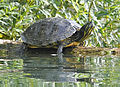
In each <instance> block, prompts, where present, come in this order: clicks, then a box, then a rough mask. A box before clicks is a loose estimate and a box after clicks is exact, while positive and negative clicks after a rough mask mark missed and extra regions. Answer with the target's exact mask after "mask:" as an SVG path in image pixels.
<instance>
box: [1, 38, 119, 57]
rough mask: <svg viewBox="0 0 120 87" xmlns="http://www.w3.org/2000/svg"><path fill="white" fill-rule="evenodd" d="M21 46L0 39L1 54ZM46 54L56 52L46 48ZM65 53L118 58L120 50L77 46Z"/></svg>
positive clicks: (17, 43) (15, 42) (13, 50)
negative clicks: (115, 56) (114, 56)
mask: <svg viewBox="0 0 120 87" xmlns="http://www.w3.org/2000/svg"><path fill="white" fill-rule="evenodd" d="M21 44H22V42H20V41H12V40H2V39H0V49H1V50H2V49H3V50H4V52H3V53H6V52H10V53H14V52H15V51H16V50H17V51H18V50H19V48H20V47H21ZM38 50H41V49H31V52H30V53H31V54H32V53H35V52H36V51H37V52H38ZM45 50H46V49H42V52H40V53H43V52H45ZM47 52H51V53H54V52H56V49H52V48H47V51H46V53H47ZM1 53H2V52H1ZM65 53H71V54H73V55H74V56H81V55H84V56H86V55H88V56H91V55H94V56H96V55H98V56H104V55H117V56H120V48H98V47H81V46H78V47H75V48H73V49H72V50H69V49H65ZM38 54H39V53H38ZM38 54H37V55H38Z"/></svg>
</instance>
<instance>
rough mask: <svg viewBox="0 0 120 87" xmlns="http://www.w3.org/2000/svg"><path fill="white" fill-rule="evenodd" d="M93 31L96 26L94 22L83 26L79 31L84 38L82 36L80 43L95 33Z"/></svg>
mask: <svg viewBox="0 0 120 87" xmlns="http://www.w3.org/2000/svg"><path fill="white" fill-rule="evenodd" d="M93 29H94V26H93V24H92V21H90V22H88V23H86V24H85V25H83V26H82V27H81V29H80V31H79V32H80V33H81V35H82V36H80V37H81V40H80V41H84V40H85V39H86V38H88V37H89V36H90V34H91V32H92V31H93Z"/></svg>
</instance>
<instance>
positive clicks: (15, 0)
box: [0, 0, 120, 47]
mask: <svg viewBox="0 0 120 87" xmlns="http://www.w3.org/2000/svg"><path fill="white" fill-rule="evenodd" d="M91 3H92V4H91ZM90 8H91V9H90ZM48 17H63V18H68V19H72V20H75V21H77V22H78V23H79V24H80V25H81V26H83V25H84V24H85V23H86V22H87V21H88V20H92V21H93V23H94V26H95V29H94V31H93V33H92V35H91V37H90V38H89V39H88V40H86V42H87V43H86V45H89V46H97V47H117V45H118V44H119V43H120V39H119V38H120V33H119V32H120V24H119V22H120V1H119V0H1V1H0V38H4V39H5V38H7V39H13V40H17V39H19V38H20V34H21V33H22V32H23V31H24V30H25V29H26V28H27V27H28V26H30V25H31V24H32V23H33V22H35V21H36V20H39V19H43V18H48Z"/></svg>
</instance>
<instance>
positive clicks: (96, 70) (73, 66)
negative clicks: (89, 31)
mask: <svg viewBox="0 0 120 87" xmlns="http://www.w3.org/2000/svg"><path fill="white" fill-rule="evenodd" d="M51 54H52V53H51V52H50V53H48V54H47V53H44V52H43V51H42V52H41V53H40V52H38V53H36V54H35V53H27V54H25V55H24V56H23V55H22V56H20V55H14V54H9V53H8V52H7V51H6V50H5V49H2V50H0V87H120V57H119V56H114V55H104V56H98V55H92V56H87V55H86V56H82V55H80V56H72V55H67V54H64V57H63V60H64V61H63V63H59V60H58V58H57V56H52V55H53V54H52V55H51ZM54 55H55V54H54Z"/></svg>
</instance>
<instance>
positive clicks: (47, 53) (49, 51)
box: [18, 46, 75, 64]
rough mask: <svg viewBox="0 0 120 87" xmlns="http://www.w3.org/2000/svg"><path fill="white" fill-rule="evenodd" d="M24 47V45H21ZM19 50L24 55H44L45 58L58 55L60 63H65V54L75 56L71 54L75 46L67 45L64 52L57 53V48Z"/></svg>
mask: <svg viewBox="0 0 120 87" xmlns="http://www.w3.org/2000/svg"><path fill="white" fill-rule="evenodd" d="M21 47H22V46H21ZM21 47H20V50H19V52H18V53H19V54H20V55H21V56H23V57H32V56H33V57H44V58H52V57H56V58H57V59H58V62H59V64H63V63H64V56H73V55H72V54H71V52H72V50H73V48H75V47H67V48H63V52H62V53H61V54H59V56H58V54H57V51H58V49H56V48H25V49H24V48H21Z"/></svg>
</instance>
